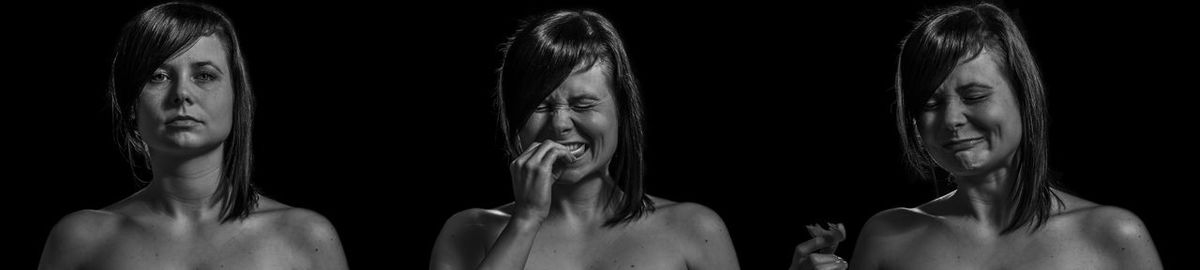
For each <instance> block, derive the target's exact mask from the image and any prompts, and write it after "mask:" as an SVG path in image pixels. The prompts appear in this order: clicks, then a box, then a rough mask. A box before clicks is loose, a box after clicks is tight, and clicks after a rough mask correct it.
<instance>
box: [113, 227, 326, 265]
mask: <svg viewBox="0 0 1200 270" xmlns="http://www.w3.org/2000/svg"><path fill="white" fill-rule="evenodd" d="M302 254H304V253H303V252H302V251H301V250H298V249H297V247H295V245H293V244H291V243H289V241H287V240H286V239H282V238H279V237H272V236H270V235H254V234H250V235H235V236H233V237H212V238H172V237H162V236H154V235H130V236H126V237H122V238H117V239H114V240H113V241H111V242H110V243H108V245H107V246H106V247H105V248H103V249H102V251H101V252H100V254H97V256H95V257H94V258H95V260H94V261H93V263H92V264H91V265H92V266H94V268H95V269H189V270H190V269H305V268H307V267H308V266H309V265H308V260H307V259H306V258H305V257H303V256H301V255H302Z"/></svg>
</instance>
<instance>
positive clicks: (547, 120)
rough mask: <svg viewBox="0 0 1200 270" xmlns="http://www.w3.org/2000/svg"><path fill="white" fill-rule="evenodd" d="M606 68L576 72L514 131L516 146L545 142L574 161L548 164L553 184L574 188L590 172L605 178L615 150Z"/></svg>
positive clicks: (613, 113)
mask: <svg viewBox="0 0 1200 270" xmlns="http://www.w3.org/2000/svg"><path fill="white" fill-rule="evenodd" d="M607 69H608V65H607V64H604V63H597V64H595V65H592V67H591V69H589V70H586V71H583V72H576V73H574V74H572V75H571V76H569V77H567V79H566V80H564V81H563V82H562V84H561V85H559V86H558V89H555V90H554V92H552V93H550V95H549V96H547V97H546V99H545V100H543V101H542V103H541V104H540V105H538V107H537V109H535V110H534V112H533V114H532V115H530V116H529V120H528V122H526V123H525V126H524V127H523V128H522V129H521V131H520V134H519V135H520V138H521V146H522V147H523V148H528V147H529V145H530V144H532V143H533V142H543V141H545V140H551V141H554V142H557V143H559V144H562V145H564V146H566V147H567V148H568V149H569V150H571V154H573V155H575V156H576V157H578V159H577V160H576V161H575V162H572V163H565V164H564V163H563V162H562V161H560V162H558V163H556V164H555V165H554V168H555V172H556V173H559V178H558V182H555V183H564V182H563V181H566V182H565V183H575V182H578V181H579V180H580V179H582V178H583V177H584V176H587V175H588V174H591V173H607V170H608V162H609V160H611V159H612V156H613V152H616V149H617V104H616V100H615V99H613V93H612V88H611V83H610V79H609V76H608V74H606V73H607V72H606V70H607Z"/></svg>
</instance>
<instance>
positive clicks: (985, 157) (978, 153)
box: [940, 150, 991, 175]
mask: <svg viewBox="0 0 1200 270" xmlns="http://www.w3.org/2000/svg"><path fill="white" fill-rule="evenodd" d="M989 155H990V152H989V151H987V150H973V151H960V152H957V153H954V156H953V157H950V158H946V160H945V162H940V163H941V164H942V168H943V169H946V170H947V171H950V172H951V173H952V174H954V175H974V174H978V173H981V172H983V171H986V170H987V168H988V167H989V166H988V164H989V163H990V162H988V161H989V160H991V158H989Z"/></svg>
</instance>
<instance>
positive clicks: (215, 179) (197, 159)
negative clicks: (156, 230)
mask: <svg viewBox="0 0 1200 270" xmlns="http://www.w3.org/2000/svg"><path fill="white" fill-rule="evenodd" d="M223 154H224V147H222V146H217V147H214V148H213V149H212V150H210V151H206V152H202V153H198V154H193V155H178V154H173V153H163V152H158V151H153V150H152V151H151V154H150V163H151V166H152V168H153V171H154V180H152V181H151V182H150V186H149V187H147V191H148V192H149V193H148V194H147V195H149V197H150V198H151V200H152V201H153V202H154V204H155V206H156V207H155V208H158V209H159V210H161V211H163V213H165V214H167V215H168V216H171V217H172V218H175V219H188V220H219V218H220V217H219V216H220V215H219V213H220V206H221V203H220V202H216V201H213V200H214V195H215V193H216V190H217V186H218V184H219V183H220V182H221V165H222V163H223V162H222V161H223V160H224V155H223Z"/></svg>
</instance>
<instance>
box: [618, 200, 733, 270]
mask: <svg viewBox="0 0 1200 270" xmlns="http://www.w3.org/2000/svg"><path fill="white" fill-rule="evenodd" d="M650 199H651V200H652V202H653V203H654V207H655V210H654V211H653V212H650V214H649V216H648V217H646V218H645V219H646V221H645V223H642V224H651V226H648V228H650V230H646V231H642V232H649V233H653V234H656V235H658V236H668V237H669V238H666V239H664V238H654V239H656V240H655V241H659V240H668V241H669V242H673V243H675V244H677V245H678V246H677V247H679V248H680V249H679V250H680V251H682V252H683V254H682V255H683V257H684V258H685V260H686V261H687V264H688V266H689V267H696V268H701V269H738V266H737V264H738V263H737V252H735V251H734V247H733V240H732V239H731V238H730V237H729V230H728V228H726V227H725V221H723V220H721V216H720V215H718V214H717V212H716V211H713V210H712V209H711V208H708V207H707V206H704V205H701V204H698V203H692V202H674V201H670V200H666V199H662V198H657V197H653V196H651V197H650ZM641 222H642V221H639V223H641Z"/></svg>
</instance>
